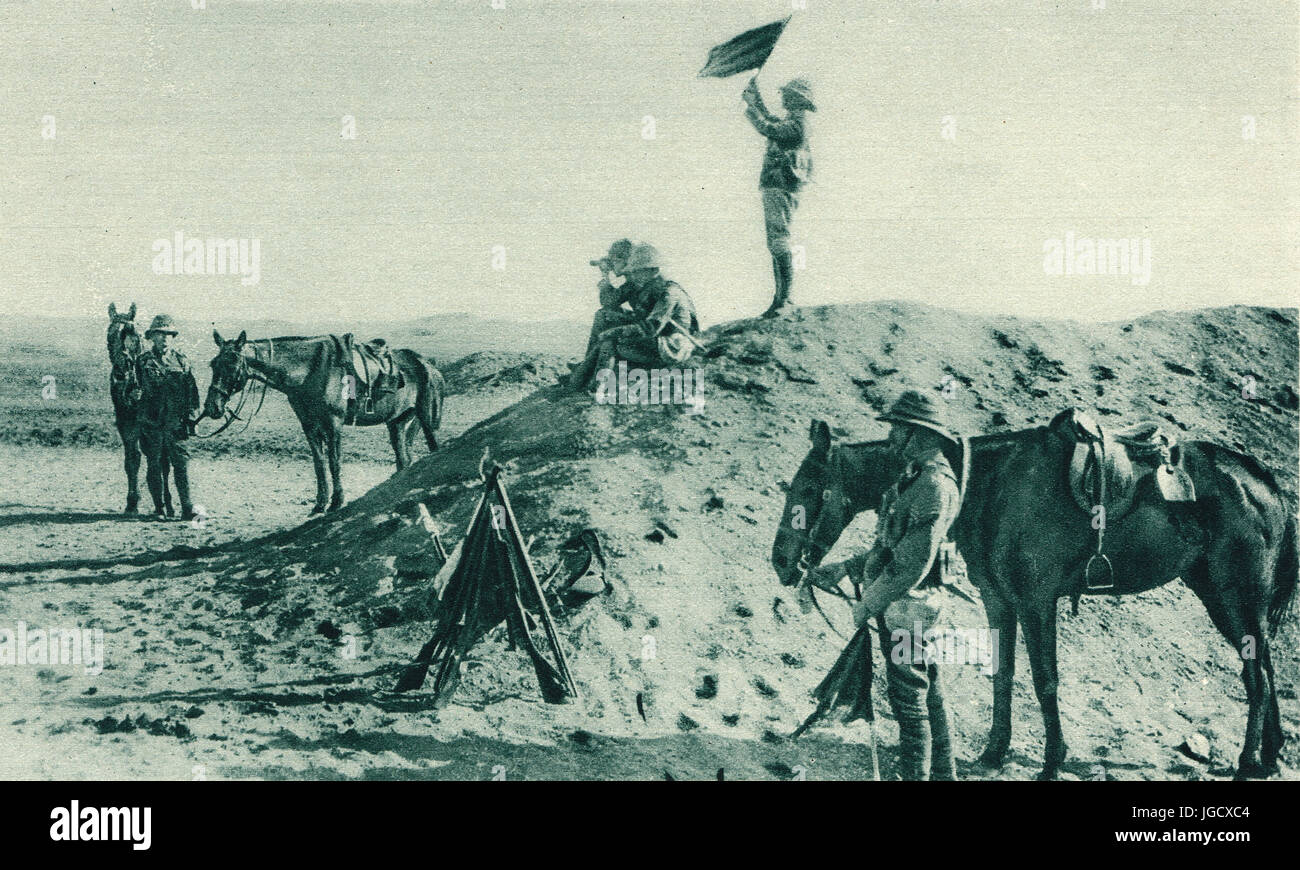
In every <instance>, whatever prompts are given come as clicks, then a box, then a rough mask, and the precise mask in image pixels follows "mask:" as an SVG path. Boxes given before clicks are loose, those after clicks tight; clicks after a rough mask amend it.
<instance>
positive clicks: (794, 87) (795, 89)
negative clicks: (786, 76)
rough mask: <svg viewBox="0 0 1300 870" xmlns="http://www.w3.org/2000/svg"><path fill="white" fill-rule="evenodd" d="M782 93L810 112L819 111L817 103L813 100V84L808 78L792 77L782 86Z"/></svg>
mask: <svg viewBox="0 0 1300 870" xmlns="http://www.w3.org/2000/svg"><path fill="white" fill-rule="evenodd" d="M781 93H783V94H785V96H786V97H787V98H788V99H789V100H791V101H792V102H794V103H795V104H796V105H798V106H800V107H802V108H804V109H807V110H808V111H809V112H815V111H817V104H816V103H814V102H813V96H812V85H811V84H809V82H808V80H807V79H791V80H790V81H788V82H786V83H785V84H783V85H782V86H781Z"/></svg>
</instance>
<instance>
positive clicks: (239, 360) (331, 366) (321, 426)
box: [203, 330, 443, 514]
mask: <svg viewBox="0 0 1300 870" xmlns="http://www.w3.org/2000/svg"><path fill="white" fill-rule="evenodd" d="M212 338H213V340H214V341H216V343H217V347H219V348H220V349H221V351H220V353H218V354H217V356H216V357H214V358H213V360H212V383H211V385H209V387H208V395H207V399H206V401H205V402H204V405H203V413H204V416H207V417H214V418H220V417H221V416H222V415H223V414H224V413H225V407H226V402H227V401H228V400H229V399H230V397H231V396H232V395H234V394H235V393H238V392H239V391H240V390H242V389H243V388H244V386H245V384H247V383H248V381H249V379H250V378H251V379H253V380H258V381H261V382H263V383H264V384H266V385H267V386H269V387H271V388H272V389H276V390H279V391H280V392H282V393H284V394H285V396H286V397H288V399H289V406H290V407H291V408H293V412H294V413H295V414H297V415H298V422H299V423H301V424H302V431H303V432H304V434H306V436H307V443H308V445H310V447H311V455H312V461H313V462H314V463H315V466H316V504H315V506H314V507H313V508H312V511H311V512H312V513H313V514H318V513H321V512H322V511H324V510H325V509H326V507H327V506H328V508H329V509H330V510H334V509H335V508H338V507H339V506H341V505H342V504H343V484H342V482H341V481H340V480H339V453H340V447H341V445H342V430H343V421H344V418H345V416H346V414H347V404H348V399H347V395H346V392H345V383H346V381H345V380H344V376H345V375H346V374H347V372H348V369H347V368H346V366H347V363H348V361H347V360H345V359H343V356H342V353H341V351H340V349H339V346H338V343H337V342H336V341H335V340H334V338H333V336H328V335H322V336H316V337H314V338H298V337H291V338H267V339H259V340H257V341H254V342H251V343H250V342H249V341H248V336H247V334H246V333H243V332H241V333H240V334H239V338H236V339H232V340H230V341H225V340H223V339H222V337H221V334H220V333H218V332H216V331H215V330H214V331H213V333H212ZM249 351H251V353H249ZM393 358H394V360H396V362H397V366H398V368H400V369H401V371H402V373H403V375H404V376H405V378H404V379H405V383H404V384H403V386H402V387H400V388H399V389H397V390H396V391H395V392H385V393H381V394H379V395H378V396H376V397H375V400H374V404H373V407H366V408H365V409H364V412H363V410H362V409H358V410H357V412H356V418H355V425H357V426H376V425H378V424H380V423H384V424H387V426H388V438H389V440H390V441H391V442H392V445H393V453H394V454H396V457H397V469H398V470H399V471H400V470H402V469H403V468H405V467H406V466H408V465H410V464H411V441H412V439H413V438H414V437H415V428H414V427H415V424H416V423H418V424H419V426H420V428H421V429H423V430H424V438H425V441H426V442H427V443H428V445H429V450H430V451H431V452H432V451H434V450H437V449H438V441H437V438H436V437H435V435H434V433H435V432H436V431H437V430H438V426H439V425H440V423H441V422H442V399H443V381H442V374H441V373H440V372H439V371H438V369H437V368H436V367H435V366H434V363H433V360H431V359H428V358H426V357H423V356H421V355H420V354H418V353H416V352H415V351H413V350H407V349H405V348H398V349H395V350H394V351H393ZM327 467H328V472H329V474H328V476H327V474H326V469H327ZM331 482H332V483H333V492H332V494H331V489H330V484H331Z"/></svg>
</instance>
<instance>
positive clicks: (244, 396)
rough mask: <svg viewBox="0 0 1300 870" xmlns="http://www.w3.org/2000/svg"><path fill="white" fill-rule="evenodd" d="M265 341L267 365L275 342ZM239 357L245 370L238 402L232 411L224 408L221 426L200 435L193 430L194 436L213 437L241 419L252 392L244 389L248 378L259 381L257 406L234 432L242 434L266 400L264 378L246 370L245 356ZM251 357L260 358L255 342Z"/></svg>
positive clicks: (272, 353)
mask: <svg viewBox="0 0 1300 870" xmlns="http://www.w3.org/2000/svg"><path fill="white" fill-rule="evenodd" d="M265 341H266V362H267V364H268V365H269V364H270V363H271V361H272V360H274V359H275V344H274V343H273V342H272V340H271V339H269V338H268V339H265ZM240 359H242V360H244V363H243V364H244V369H245V371H244V383H243V384H242V385H241V386H240V387H239V404H238V405H237V406H236V407H235V409H234V410H233V411H232V410H230V409H229V408H227V409H226V421H225V422H224V423H222V424H221V426H220V427H218V428H217V429H216V430H215V431H212V432H209V433H208V434H207V435H200V434H199V433H198V432H195V433H194V437H195V438H204V439H206V438H215V437H216V436H218V435H220V434H221V433H222V432H225V431H226V430H227V429H229V428H230V426H231V425H232V424H233V423H234V422H235V421H236V420H240V419H243V418H241V417H240V416H239V414H240V412H241V411H243V410H244V405H245V404H246V403H247V402H248V394H249V393H250V392H252V391H251V390H247V389H245V387H247V386H248V382H249V381H250V380H252V381H256V382H257V383H260V384H261V385H262V390H261V393H260V394H259V395H258V397H257V407H256V408H254V409H253V413H251V414H249V415H248V418H247V419H246V420H244V428H242V429H240V430H239V431H238V432H237V433H235V434H237V435H243V434H244V433H245V432H247V431H248V427H249V426H251V425H253V418H254V417H256V416H257V415H258V413H259V412H260V411H261V410H262V403H263V402H265V401H266V380H265V379H264V378H260V377H256V376H255V375H254V373H253V372H251V371H249V370H248V361H247V358H245V357H244V356H243V355H242V354H241V355H240ZM253 359H257V360H260V359H261V357H259V356H258V353H257V342H254V343H253ZM217 392H219V393H222V394H223V395H224V396H225V398H227V399H229V398H230V394H229V393H225V392H224V391H222V390H220V389H218V390H217ZM195 422H198V421H195Z"/></svg>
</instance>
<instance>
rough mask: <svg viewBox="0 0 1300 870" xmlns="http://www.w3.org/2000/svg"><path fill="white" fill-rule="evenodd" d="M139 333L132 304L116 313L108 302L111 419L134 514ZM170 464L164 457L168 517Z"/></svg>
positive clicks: (170, 510)
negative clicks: (118, 440) (117, 438)
mask: <svg viewBox="0 0 1300 870" xmlns="http://www.w3.org/2000/svg"><path fill="white" fill-rule="evenodd" d="M140 345H141V341H140V334H139V333H138V332H136V328H135V303H134V302H132V303H131V308H130V309H129V310H128V311H127V313H126V314H119V313H118V311H117V305H116V303H112V302H110V303H109V304H108V361H109V364H110V365H111V366H112V370H111V372H110V374H109V377H108V394H109V396H110V397H111V398H112V400H113V420H114V423H115V424H116V425H117V434H118V435H119V436H120V437H121V439H122V450H123V452H124V454H125V462H124V465H125V468H126V510H125V511H123V513H127V514H134V513H137V512H138V511H139V509H140V486H139V476H140V454H141V452H142V448H141V446H140V420H139V409H140V378H139V372H138V371H137V370H136V358H137V357H139V355H140ZM170 476H171V464H170V463H169V462H167V460H166V458H165V457H164V459H163V467H162V481H163V504H164V509H165V511H166V513H167V516H169V517H170V516H175V513H176V512H175V509H174V508H173V507H172V494H171V488H170V486H169V485H168V478H169V477H170Z"/></svg>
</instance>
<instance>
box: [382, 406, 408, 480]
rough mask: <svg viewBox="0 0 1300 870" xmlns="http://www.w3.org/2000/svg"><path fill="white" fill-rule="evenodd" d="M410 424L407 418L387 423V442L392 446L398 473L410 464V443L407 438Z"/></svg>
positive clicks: (399, 418)
mask: <svg viewBox="0 0 1300 870" xmlns="http://www.w3.org/2000/svg"><path fill="white" fill-rule="evenodd" d="M411 422H412V420H411V418H410V417H409V416H402V417H398V418H397V419H396V420H390V421H388V442H389V443H390V444H392V445H393V456H394V458H395V459H396V460H397V470H398V471H401V470H402V469H403V468H406V466H408V465H410V464H411V447H410V444H411V442H410V439H409V438H408V430H409V429H410V426H411Z"/></svg>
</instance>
